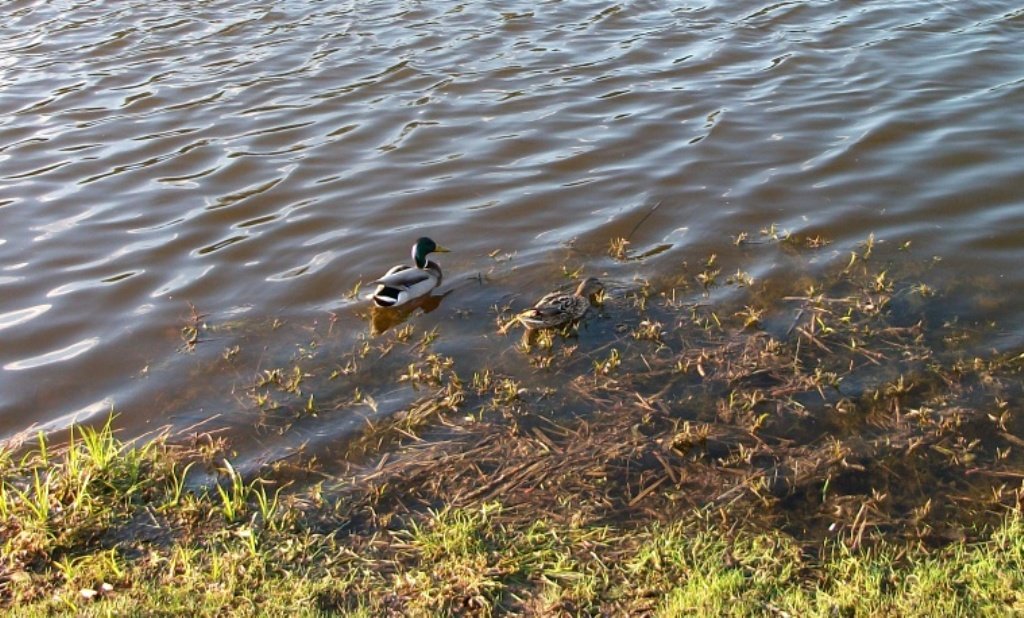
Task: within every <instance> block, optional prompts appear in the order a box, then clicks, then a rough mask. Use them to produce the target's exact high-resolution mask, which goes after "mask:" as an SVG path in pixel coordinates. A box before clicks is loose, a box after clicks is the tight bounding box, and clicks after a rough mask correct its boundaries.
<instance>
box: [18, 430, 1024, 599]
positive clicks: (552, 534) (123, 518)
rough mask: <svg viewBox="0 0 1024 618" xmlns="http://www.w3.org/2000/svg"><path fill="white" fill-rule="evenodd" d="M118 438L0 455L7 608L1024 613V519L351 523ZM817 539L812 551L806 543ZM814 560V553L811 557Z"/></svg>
mask: <svg viewBox="0 0 1024 618" xmlns="http://www.w3.org/2000/svg"><path fill="white" fill-rule="evenodd" d="M194 455H196V454H195V453H191V452H189V451H188V450H186V449H181V448H174V447H172V446H170V445H168V444H167V443H166V442H165V441H163V440H157V441H153V442H149V443H147V444H144V445H137V444H136V445H133V444H126V443H124V442H121V441H119V440H118V439H117V438H116V437H115V436H114V434H113V432H112V429H111V427H110V425H109V423H108V424H107V425H106V426H104V427H101V428H98V429H89V428H76V429H75V430H74V433H73V439H72V441H71V442H70V444H68V445H67V446H66V447H63V448H61V449H53V448H52V447H50V446H49V445H48V444H47V443H46V442H45V441H42V440H40V442H39V444H38V446H37V447H36V448H35V449H34V450H32V451H31V452H29V453H28V454H25V455H23V456H18V455H15V454H13V453H11V452H4V453H0V471H2V475H3V476H2V482H0V543H2V555H3V558H2V561H0V603H2V607H3V610H4V612H5V613H7V614H10V615H16V616H37V615H38V616H42V615H85V616H92V615H95V616H106V615H157V616H162V615H166V616H172V615H186V614H187V615H198V616H256V615H261V616H263V615H271V616H273V615H282V616H283V615H289V616H296V615H297V616H315V615H354V616H360V615H362V616H379V615H385V614H387V613H388V612H397V613H404V614H406V615H422V616H432V615H456V614H458V615H500V614H510V613H514V614H522V615H559V614H561V615H595V614H600V613H602V612H604V613H609V614H612V615H627V614H636V613H643V612H651V613H653V614H654V615H658V616H679V615H736V616H747V615H792V616H836V615H839V616H875V615H900V616H913V615H919V616H925V615H928V616H932V615H965V616H974V615H1010V614H1015V613H1019V612H1021V611H1024V523H1022V520H1021V518H1020V517H1019V516H1018V515H1017V514H1015V513H1010V514H1008V515H1007V516H1006V517H1005V519H1004V521H1003V522H1002V524H1001V525H1000V526H998V527H997V528H996V529H995V530H993V531H992V532H991V534H989V535H987V536H986V538H985V539H984V540H982V541H980V542H975V543H966V542H954V543H951V544H949V545H947V546H945V547H942V548H938V549H926V548H923V547H920V546H915V545H914V544H912V543H899V544H892V545H890V544H886V543H884V542H883V543H877V544H873V545H870V546H868V547H862V548H860V549H856V550H854V549H849V548H848V547H847V546H846V545H844V544H842V543H839V542H830V541H826V542H824V543H822V544H819V545H818V546H816V547H811V548H809V547H806V546H801V545H799V544H798V543H797V542H796V541H795V540H793V539H792V538H790V537H788V536H786V535H784V534H782V533H779V532H765V531H754V530H744V529H739V530H736V529H732V528H731V526H725V525H724V524H719V523H715V520H713V519H711V518H707V517H704V516H702V515H701V514H700V513H694V515H693V517H691V518H689V519H687V520H686V521H676V522H670V523H661V524H657V523H644V522H637V523H636V524H634V525H630V526H625V525H621V526H618V527H616V526H609V525H599V524H583V525H580V524H574V523H572V522H568V523H566V522H561V523H559V522H554V521H547V520H545V519H543V518H541V519H534V518H531V517H529V516H525V517H524V516H522V514H513V513H509V512H507V509H506V508H505V507H503V506H502V505H501V504H500V503H497V502H489V503H485V504H482V505H478V506H474V507H470V508H451V507H442V508H440V509H438V510H424V511H422V512H414V513H408V514H402V515H398V514H393V516H392V517H390V518H389V524H388V525H386V526H378V525H373V526H371V525H364V526H357V525H354V524H353V522H352V521H350V520H349V519H348V518H347V515H345V514H344V508H342V507H343V505H342V504H340V503H339V502H331V501H330V500H323V499H321V498H319V493H318V492H317V491H313V490H311V491H306V492H304V491H297V492H294V493H291V494H287V495H285V494H284V493H283V492H281V491H280V489H279V488H278V489H273V490H272V489H269V488H271V487H273V485H272V484H270V483H269V482H267V481H262V480H259V479H253V480H244V479H243V478H242V475H241V473H240V472H239V471H238V470H236V469H235V468H234V467H232V466H231V465H230V464H228V463H227V462H225V463H224V466H223V468H222V469H220V470H219V471H217V470H208V471H207V472H210V473H211V474H215V477H212V478H216V479H219V483H217V482H212V481H211V482H210V483H207V484H205V485H198V486H195V487H191V486H190V484H189V483H187V482H185V477H186V474H188V473H190V472H191V473H192V474H195V475H196V476H197V477H198V474H199V471H198V470H197V467H198V466H197V465H195V464H190V463H189V462H190V461H193V459H192V457H193V456H194ZM809 550H813V551H809ZM812 554H816V555H817V556H818V557H811V556H812Z"/></svg>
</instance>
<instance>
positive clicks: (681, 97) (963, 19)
mask: <svg viewBox="0 0 1024 618" xmlns="http://www.w3.org/2000/svg"><path fill="white" fill-rule="evenodd" d="M670 4H672V5H673V6H670V7H666V6H664V5H665V3H657V2H621V3H614V2H560V1H549V2H540V3H537V2H510V3H503V5H502V6H501V8H500V9H496V8H494V6H493V5H492V3H484V2H474V1H467V2H461V3H456V2H432V3H422V2H411V1H410V2H383V1H382V2H324V1H315V0H291V1H285V2H281V1H276V2H271V1H268V0H251V1H248V2H238V1H237V0H236V1H232V2H225V1H207V2H194V1H192V2H177V1H175V2H169V1H163V2H161V1H157V2H135V1H119V2H107V3H98V2H79V3H74V2H57V1H55V0H54V1H44V0H36V1H27V0H11V1H8V2H5V3H4V4H3V5H2V6H0V35H2V36H0V437H10V436H12V435H15V434H18V433H19V432H24V431H25V430H27V429H29V428H33V429H40V428H41V429H44V430H48V431H56V430H59V429H61V428H64V427H66V426H67V425H68V423H70V422H71V421H72V420H76V419H77V420H87V419H90V418H100V417H102V416H104V415H105V414H106V413H107V412H108V411H109V410H110V409H111V408H114V409H116V410H117V412H118V413H119V414H120V416H119V419H118V425H119V426H121V427H122V428H124V429H125V430H126V431H129V432H131V433H135V434H138V433H142V432H144V431H147V430H149V429H152V428H154V427H158V426H163V425H164V424H171V425H172V426H174V427H176V428H184V427H190V426H192V425H194V424H196V423H202V422H207V423H208V425H207V426H209V427H212V426H219V425H223V426H228V427H233V428H234V429H233V431H234V432H236V433H237V436H236V438H237V440H236V443H237V448H238V449H239V450H240V451H241V452H242V454H243V455H245V454H249V455H252V456H256V453H261V452H266V451H267V450H269V451H275V450H282V449H284V448H285V446H287V445H285V446H282V444H281V443H282V442H287V443H288V444H290V445H291V446H294V445H295V444H299V443H301V442H302V441H303V440H306V439H309V438H310V437H311V436H313V437H315V438H316V439H318V440H322V441H330V440H332V439H333V438H335V437H337V436H342V435H348V434H350V433H351V432H352V431H354V430H355V429H356V428H357V427H358V425H359V422H361V419H354V418H352V416H351V415H345V414H335V415H333V416H327V415H321V416H320V417H318V418H316V419H312V420H310V421H309V422H307V423H305V424H304V425H303V428H302V431H298V432H297V433H296V434H295V435H291V436H286V437H282V435H283V434H285V433H287V432H285V431H283V430H282V431H280V432H278V434H282V435H277V436H276V437H274V436H271V437H267V434H265V433H260V432H252V431H249V430H247V429H246V428H249V427H251V425H252V424H253V419H252V418H250V417H248V416H246V415H245V414H244V412H240V411H244V410H246V409H248V408H251V407H252V406H251V402H247V401H245V396H244V394H243V390H244V389H243V388H242V387H241V386H240V385H245V384H251V383H252V381H253V380H254V375H255V373H256V371H255V370H253V369H252V368H254V367H255V368H258V369H265V368H268V367H271V366H276V365H283V364H285V363H286V362H287V360H288V359H289V358H290V357H291V355H293V354H295V353H296V349H297V346H299V345H301V344H302V343H303V342H305V341H307V340H308V339H309V337H308V334H309V332H312V330H315V329H319V330H318V331H317V332H319V333H320V335H318V336H320V337H321V338H322V339H323V341H328V342H332V343H333V344H334V345H337V346H338V347H339V348H342V347H344V346H346V345H348V346H351V345H352V344H353V342H356V341H357V340H358V338H359V337H361V336H364V335H365V333H366V332H367V331H368V330H369V328H370V326H369V324H368V322H367V319H366V316H365V307H366V305H365V302H364V301H359V300H357V299H353V298H350V297H348V296H347V293H348V292H349V291H350V290H351V289H352V288H353V287H354V286H355V285H356V284H357V283H358V282H360V281H364V282H365V281H369V280H372V279H373V278H374V277H376V276H377V275H379V274H381V273H383V272H384V271H385V270H386V269H387V268H388V267H390V266H391V265H393V264H395V263H398V262H402V261H405V260H408V252H409V245H411V243H412V241H413V240H414V239H415V238H416V237H417V236H420V235H430V236H432V237H433V238H434V239H435V240H437V241H438V242H440V243H442V244H444V245H447V246H449V247H451V248H452V249H453V252H452V253H449V254H445V255H443V256H442V257H441V259H440V261H441V262H442V264H443V266H444V268H445V271H446V289H450V290H451V293H450V294H449V295H448V296H447V297H445V299H444V301H443V303H442V304H441V305H440V306H439V307H438V308H437V309H436V310H434V311H433V312H431V313H429V314H426V315H418V316H413V318H412V320H413V322H414V323H415V324H416V326H417V328H424V329H428V328H433V327H436V328H438V330H439V333H440V341H441V343H439V345H441V346H443V350H442V351H444V352H446V353H448V354H462V355H463V356H464V357H468V358H477V359H483V358H493V357H495V356H496V355H497V356H498V357H500V358H501V359H503V360H502V361H501V362H503V363H504V364H505V366H506V367H509V366H513V365H515V364H516V363H517V362H521V359H519V358H518V357H517V356H516V355H515V354H514V353H511V354H510V353H508V348H509V347H510V346H511V343H510V342H509V341H508V340H505V339H502V338H498V337H496V336H495V335H494V315H493V312H492V311H491V308H492V307H493V306H495V305H499V306H500V305H504V304H508V303H512V304H514V305H517V306H522V305H523V304H524V303H525V302H526V301H527V300H529V299H532V298H535V297H536V296H538V295H540V294H541V293H544V292H546V291H548V290H549V289H550V288H552V287H555V286H558V285H561V284H562V283H563V282H564V281H565V278H564V275H563V266H564V265H568V267H570V268H573V269H574V268H578V267H583V268H584V273H585V274H598V275H601V276H602V278H604V279H606V280H607V281H608V282H610V285H611V287H612V288H613V290H618V291H620V292H621V291H623V290H626V289H629V288H630V287H631V286H635V285H636V284H635V281H636V277H638V276H640V277H644V278H650V279H652V280H659V279H670V278H672V277H674V276H677V275H679V273H681V272H684V271H685V272H690V271H687V270H686V267H685V265H687V264H689V265H693V264H695V263H698V262H700V261H701V260H703V259H705V258H707V256H708V255H709V254H711V253H715V254H717V255H718V260H719V263H721V264H725V265H726V267H727V268H730V269H732V268H735V269H742V270H744V271H746V272H748V273H749V274H750V275H751V276H753V277H754V278H755V280H761V281H763V280H769V279H772V278H775V279H784V278H786V277H787V276H790V275H794V276H795V270H794V268H795V266H794V261H793V260H788V259H781V258H773V257H772V256H773V255H776V254H773V253H769V252H758V251H750V250H748V249H747V248H744V247H743V246H739V247H737V246H735V245H734V244H733V242H732V239H733V237H734V236H735V235H736V234H738V233H740V232H748V233H753V234H756V232H757V231H758V230H760V229H763V228H766V227H769V226H771V225H772V224H775V225H777V226H778V227H779V228H784V229H787V230H789V231H791V232H794V233H796V234H800V235H808V236H814V235H821V236H822V237H825V238H827V239H828V240H830V241H831V244H830V245H829V246H828V248H827V249H826V250H824V251H823V252H820V253H819V254H817V257H815V258H814V260H815V261H816V264H812V265H811V266H810V268H812V269H814V268H820V269H822V270H824V269H826V268H828V267H831V266H834V265H835V264H841V263H844V262H845V261H846V260H847V259H848V256H849V252H850V251H851V250H854V249H855V248H856V247H857V246H858V245H859V243H862V242H864V241H865V239H866V238H868V236H869V235H870V234H874V235H875V237H876V238H877V239H879V240H880V241H884V242H888V243H895V244H900V245H903V244H904V243H909V245H907V247H908V249H907V251H906V256H907V259H908V260H912V261H918V262H921V263H928V262H930V261H932V260H933V258H934V257H936V256H938V257H941V258H942V261H941V262H935V263H934V267H933V270H932V272H933V273H934V281H938V282H940V284H941V285H943V286H945V287H944V290H946V291H950V290H954V291H958V292H957V294H955V295H953V297H951V295H949V294H947V295H946V297H945V300H944V301H943V302H946V303H947V308H948V312H949V314H950V315H953V314H954V313H955V315H956V317H958V318H960V319H963V320H965V321H970V320H975V321H983V322H986V323H989V324H990V325H991V328H990V329H989V330H988V331H987V334H986V336H985V338H984V340H983V341H981V342H979V343H978V344H977V347H978V349H979V350H988V349H1001V350H1013V349H1015V348H1017V347H1018V346H1020V345H1021V344H1022V336H1021V333H1022V332H1024V330H1022V327H1024V311H1022V310H1021V309H1020V307H1021V302H1020V300H1021V298H1024V269H1021V268H1020V267H1019V265H1020V264H1021V263H1024V241H1022V240H1021V239H1022V238H1024V183H1022V181H1021V179H1022V177H1024V176H1022V169H1021V168H1022V163H1021V162H1022V161H1024V115H1022V113H1021V110H1024V56H1022V55H1021V53H1020V51H1019V49H1018V48H1019V41H1020V40H1021V39H1022V35H1024V10H1022V9H1020V7H1019V6H1018V5H1017V3H1013V2H920V1H908V2H868V3H850V2H827V1H821V2H798V1H792V2H771V3H766V2H759V1H755V2H739V3H736V2H715V1H709V2H705V3H670ZM659 203H660V206H659V207H658V208H657V209H653V207H654V205H655V204H659ZM652 209H653V210H652ZM647 215H650V216H649V217H648V218H647V219H644V217H646V216H647ZM640 222H642V224H641V225H639V227H637V226H638V223H640ZM634 228H635V232H634V231H633V230H634ZM631 233H632V236H631V242H632V244H631V248H632V249H633V251H634V255H640V254H644V253H647V252H649V253H650V255H649V256H648V257H646V258H644V259H642V260H631V261H627V262H620V261H616V260H614V259H612V258H611V257H609V255H608V244H609V242H610V240H611V239H613V238H616V237H625V236H629V235H630V234H631ZM493 252H497V253H493ZM690 270H692V268H691V269H690ZM477 275H486V277H483V276H477ZM190 306H194V307H195V308H196V311H198V312H201V313H203V314H206V316H207V317H206V320H207V321H208V323H210V324H220V325H222V328H221V330H220V331H216V329H215V330H213V331H211V332H209V333H206V332H204V339H206V340H205V341H204V342H202V343H200V344H199V346H197V348H196V350H195V351H192V352H187V351H183V349H182V348H183V341H182V336H181V329H182V327H183V326H184V325H186V324H187V323H188V321H189V316H190V312H191V308H190ZM275 320H276V321H278V322H277V323H275ZM226 324H237V325H239V326H238V327H237V328H236V329H234V330H232V329H229V328H225V327H223V325H226ZM280 324H283V325H284V326H280ZM321 345H323V344H322V343H321ZM234 346H239V348H240V350H239V351H238V352H237V354H238V355H239V356H240V357H241V358H244V359H246V362H245V363H239V364H238V365H231V364H230V363H227V362H226V361H224V362H220V361H218V358H222V357H224V358H228V357H231V355H232V353H230V350H231V349H232V348H233V347H234ZM300 353H301V352H300ZM398 363H399V361H395V363H394V364H392V365H388V364H387V362H386V361H381V362H380V363H378V364H377V365H375V366H373V367H364V368H363V369H362V371H363V372H364V374H363V376H362V382H363V383H364V386H365V385H366V384H370V385H371V386H372V388H371V390H373V392H375V393H376V394H377V396H378V400H379V403H380V404H381V409H382V412H381V413H387V410H389V409H397V408H398V407H400V406H401V405H403V404H404V403H405V402H407V401H408V399H409V395H408V393H404V392H403V391H401V390H400V389H395V388H391V387H390V386H389V382H390V380H391V378H392V377H393V376H392V375H391V374H392V373H393V372H394V370H395V369H396V367H399V366H400V365H399V364H398ZM232 367H235V369H232ZM336 388H339V389H344V388H346V387H345V386H343V385H342V386H338V387H336Z"/></svg>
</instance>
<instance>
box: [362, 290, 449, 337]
mask: <svg viewBox="0 0 1024 618" xmlns="http://www.w3.org/2000/svg"><path fill="white" fill-rule="evenodd" d="M450 293H451V290H449V291H447V292H445V293H444V294H428V295H426V296H421V297H419V298H415V299H413V300H410V301H408V302H406V303H404V304H402V305H399V306H398V307H379V306H377V305H371V306H370V334H371V335H381V334H383V333H385V332H387V331H388V330H390V329H392V328H394V327H395V326H398V325H399V324H401V323H403V322H405V321H406V320H407V319H409V316H411V315H412V314H413V313H414V312H415V311H416V310H417V309H422V310H423V313H430V312H431V311H433V310H434V309H437V308H438V307H439V306H440V305H441V301H442V300H444V297H445V296H448V294H450Z"/></svg>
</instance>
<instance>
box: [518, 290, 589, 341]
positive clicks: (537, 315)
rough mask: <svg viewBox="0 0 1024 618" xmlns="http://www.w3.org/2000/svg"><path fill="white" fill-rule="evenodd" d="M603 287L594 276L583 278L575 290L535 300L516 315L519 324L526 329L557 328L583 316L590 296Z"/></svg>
mask: <svg viewBox="0 0 1024 618" xmlns="http://www.w3.org/2000/svg"><path fill="white" fill-rule="evenodd" d="M603 289H604V286H602V285H601V282H600V281H598V280H597V279H595V278H594V277H587V278H586V279H584V280H583V281H582V282H581V283H580V285H579V287H577V288H576V292H575V293H573V294H566V293H564V292H553V293H551V294H548V295H547V296H545V297H544V298H542V299H540V300H539V301H537V304H535V305H534V306H533V308H531V309H527V310H526V311H524V312H522V313H520V314H519V316H517V319H518V321H519V323H520V324H522V325H523V326H525V327H526V328H527V329H530V330H532V329H535V328H557V327H559V326H564V325H565V324H569V323H570V322H574V321H576V320H578V319H580V318H582V317H583V315H584V314H585V313H586V312H587V309H589V308H590V299H591V297H592V296H594V295H595V294H597V293H598V292H600V291H601V290H603Z"/></svg>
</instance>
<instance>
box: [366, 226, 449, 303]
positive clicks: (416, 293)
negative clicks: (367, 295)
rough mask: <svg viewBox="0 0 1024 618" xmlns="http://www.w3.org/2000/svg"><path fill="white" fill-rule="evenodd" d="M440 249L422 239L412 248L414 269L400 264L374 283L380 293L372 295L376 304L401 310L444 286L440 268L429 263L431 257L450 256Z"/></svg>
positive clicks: (427, 239)
mask: <svg viewBox="0 0 1024 618" xmlns="http://www.w3.org/2000/svg"><path fill="white" fill-rule="evenodd" d="M447 252H448V249H445V248H444V247H442V246H441V245H439V244H437V243H435V242H434V241H433V240H430V239H429V238H426V237H423V238H420V239H419V240H417V241H416V244H414V245H413V246H412V261H413V263H414V264H415V265H416V266H415V268H414V267H412V266H408V265H406V264H399V265H398V266H394V267H392V268H391V270H389V271H388V272H387V273H385V275H384V276H383V277H381V278H380V279H377V280H376V281H374V283H376V284H377V290H376V291H375V292H374V293H373V296H372V298H373V303H374V304H375V305H377V306H378V307H398V306H399V305H404V304H405V303H407V302H409V301H411V300H415V299H417V298H420V297H422V296H426V295H427V294H429V293H430V292H431V290H433V289H434V288H436V287H437V286H439V285H441V278H442V274H441V267H440V266H438V265H437V262H432V261H431V260H428V259H427V255H428V254H430V253H447Z"/></svg>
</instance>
